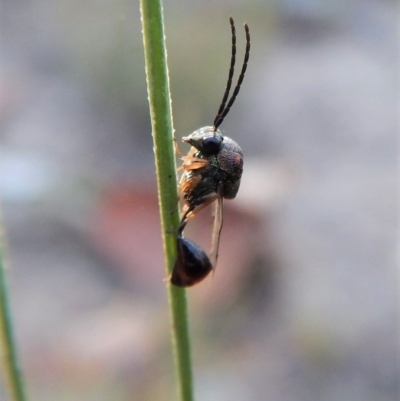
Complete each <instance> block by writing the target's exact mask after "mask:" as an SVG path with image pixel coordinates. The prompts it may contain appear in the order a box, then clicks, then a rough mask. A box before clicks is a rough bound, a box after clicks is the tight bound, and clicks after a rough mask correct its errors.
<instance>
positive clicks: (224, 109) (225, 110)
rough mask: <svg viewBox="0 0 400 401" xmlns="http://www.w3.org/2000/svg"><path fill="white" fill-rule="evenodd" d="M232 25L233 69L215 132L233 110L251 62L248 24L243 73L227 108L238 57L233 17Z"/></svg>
mask: <svg viewBox="0 0 400 401" xmlns="http://www.w3.org/2000/svg"><path fill="white" fill-rule="evenodd" d="M230 23H231V28H232V57H231V68H230V70H229V76H228V82H227V85H226V90H225V94H224V98H223V99H222V103H221V106H220V108H219V110H218V114H217V116H216V117H215V120H214V132H215V131H216V130H217V128H218V127H219V126H220V125H221V124H222V122H223V121H224V118H225V117H226V115H227V114H228V113H229V110H230V109H231V107H232V105H233V103H234V102H235V100H236V96H237V95H238V93H239V90H240V85H242V82H243V78H244V74H245V73H246V69H247V62H248V61H249V57H250V31H249V26H248V25H247V24H244V30H245V31H246V52H245V55H244V61H243V66H242V71H241V72H240V75H239V79H238V82H237V84H236V87H235V90H234V91H233V94H232V97H231V98H230V99H229V102H228V104H227V105H226V107H225V102H226V99H227V97H228V95H229V91H230V89H231V85H232V76H233V70H234V65H235V55H236V34H235V25H234V22H233V19H232V17H231V18H230Z"/></svg>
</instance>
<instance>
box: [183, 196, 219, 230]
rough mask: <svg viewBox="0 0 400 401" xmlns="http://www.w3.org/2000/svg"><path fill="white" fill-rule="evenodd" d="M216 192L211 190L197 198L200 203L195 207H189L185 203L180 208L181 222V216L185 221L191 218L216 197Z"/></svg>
mask: <svg viewBox="0 0 400 401" xmlns="http://www.w3.org/2000/svg"><path fill="white" fill-rule="evenodd" d="M218 196H219V195H218V194H217V193H216V192H211V193H210V194H208V195H205V196H204V197H202V198H201V199H199V202H200V201H201V203H200V204H199V205H197V206H195V207H189V206H187V205H185V206H184V207H183V209H182V220H181V224H182V223H183V218H185V220H186V223H187V222H188V221H189V220H190V219H192V218H193V217H194V216H195V215H196V214H197V213H199V212H200V211H201V210H203V209H204V208H206V207H207V206H208V205H210V204H211V203H213V202H214V201H215V200H216V199H218Z"/></svg>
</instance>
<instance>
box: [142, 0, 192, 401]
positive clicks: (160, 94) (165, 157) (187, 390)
mask: <svg viewBox="0 0 400 401" xmlns="http://www.w3.org/2000/svg"><path fill="white" fill-rule="evenodd" d="M140 9H141V15H142V28H143V31H142V32H143V43H144V53H145V61H146V76H147V90H148V94H149V103H150V115H151V124H152V131H153V140H154V153H155V161H156V173H157V184H158V196H159V205H160V215H161V229H162V237H163V245H164V255H165V265H166V271H167V274H168V275H169V274H170V273H171V271H172V269H173V265H174V262H175V259H176V229H177V227H178V225H179V210H178V202H177V200H178V190H177V185H178V184H177V178H176V167H175V151H174V146H173V124H172V112H171V97H170V89H169V80H168V67H167V56H166V48H165V39H164V24H163V15H162V4H161V0H140ZM168 297H169V305H170V311H171V321H172V331H171V333H172V340H173V347H174V354H175V365H176V372H177V379H178V387H179V394H180V399H181V400H182V401H192V400H193V386H192V367H191V356H190V341H189V328H188V317H187V301H186V290H185V289H182V288H178V287H175V286H172V285H168Z"/></svg>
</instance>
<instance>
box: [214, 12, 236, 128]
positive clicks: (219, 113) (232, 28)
mask: <svg viewBox="0 0 400 401" xmlns="http://www.w3.org/2000/svg"><path fill="white" fill-rule="evenodd" d="M229 22H230V23H231V31H232V55H231V66H230V68H229V75H228V82H227V83H226V89H225V93H224V97H223V98H222V102H221V106H219V110H218V113H217V115H216V116H215V120H214V128H215V130H214V131H216V130H217V125H216V124H217V121H218V119H219V118H220V117H221V114H222V112H223V111H224V108H225V104H226V101H227V99H228V96H229V92H230V90H231V86H232V77H233V73H234V71H235V61H236V29H235V22H234V21H233V18H232V17H229Z"/></svg>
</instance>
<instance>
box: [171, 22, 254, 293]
mask: <svg viewBox="0 0 400 401" xmlns="http://www.w3.org/2000/svg"><path fill="white" fill-rule="evenodd" d="M229 21H230V24H231V32H232V55H231V64H230V68H229V75H228V81H227V84H226V89H225V93H224V96H223V98H222V102H221V105H220V107H219V110H218V113H217V115H216V117H215V119H214V124H213V126H207V127H203V128H200V129H198V130H196V131H194V132H193V133H192V134H190V135H189V136H187V137H183V138H182V140H183V142H186V143H188V144H190V145H191V148H190V151H189V153H188V154H187V155H186V156H182V154H181V153H180V151H179V149H178V148H177V153H178V154H179V155H180V156H181V158H182V160H183V164H182V166H181V167H180V169H182V170H183V174H182V177H181V179H180V181H179V194H180V197H181V199H182V200H183V203H184V206H183V208H182V217H181V222H180V225H179V229H178V235H177V252H178V256H177V260H176V262H175V266H174V269H173V272H172V274H171V277H170V282H171V283H172V284H174V285H177V286H180V287H189V286H191V285H194V284H197V283H198V282H200V281H201V280H203V279H204V278H205V277H206V276H207V275H208V274H209V273H210V272H211V271H212V270H214V269H215V267H216V264H217V259H218V248H219V239H220V234H221V229H222V207H223V199H224V198H226V199H233V198H235V197H236V195H237V193H238V190H239V186H240V179H241V177H242V172H243V152H242V149H241V147H240V146H239V145H238V144H237V143H236V142H235V141H234V140H232V139H231V138H229V137H227V136H223V135H222V133H221V131H220V130H219V129H218V127H219V126H220V125H221V124H222V122H223V121H224V119H225V117H226V115H227V114H228V113H229V110H230V109H231V107H232V105H233V103H234V102H235V99H236V97H237V95H238V93H239V90H240V86H241V84H242V82H243V78H244V74H245V72H246V69H247V62H248V60H249V56H250V31H249V27H248V25H247V24H244V29H245V32H246V51H245V55H244V61H243V65H242V70H241V72H240V75H239V79H238V82H237V84H236V87H235V89H234V91H233V93H232V96H231V97H230V99H229V101H228V97H229V93H230V90H231V86H232V78H233V74H234V70H235V61H236V29H235V23H234V21H233V18H232V17H231V18H230V19H229ZM214 201H217V202H216V207H215V212H214V223H213V230H212V239H211V251H210V257H208V256H207V255H206V253H205V252H204V251H203V250H202V249H200V248H199V247H198V246H197V245H196V244H194V243H193V242H191V241H189V240H187V239H186V238H184V236H183V230H184V228H185V226H186V224H187V223H188V221H189V220H190V219H191V218H193V217H194V216H195V215H196V214H197V213H198V212H199V211H200V210H202V209H204V208H205V207H207V206H208V205H210V204H211V203H213V202H214Z"/></svg>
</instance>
